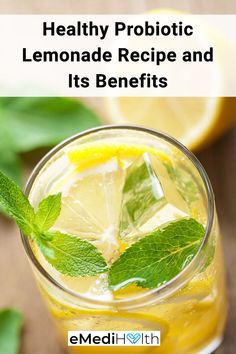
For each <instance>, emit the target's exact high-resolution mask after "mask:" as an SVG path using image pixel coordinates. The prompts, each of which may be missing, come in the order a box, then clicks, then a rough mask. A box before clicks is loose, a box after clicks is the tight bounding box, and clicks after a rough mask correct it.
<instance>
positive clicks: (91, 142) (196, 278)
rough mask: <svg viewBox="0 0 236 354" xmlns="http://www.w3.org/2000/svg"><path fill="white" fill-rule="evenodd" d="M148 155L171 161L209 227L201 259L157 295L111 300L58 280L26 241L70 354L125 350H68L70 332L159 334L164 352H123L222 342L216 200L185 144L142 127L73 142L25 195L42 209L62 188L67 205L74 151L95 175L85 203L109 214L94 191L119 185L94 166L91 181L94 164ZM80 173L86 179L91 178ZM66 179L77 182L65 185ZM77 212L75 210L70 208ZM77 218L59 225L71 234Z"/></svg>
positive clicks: (49, 160)
mask: <svg viewBox="0 0 236 354" xmlns="http://www.w3.org/2000/svg"><path fill="white" fill-rule="evenodd" d="M114 146H115V149H114V148H113V147H114ZM117 151H118V152H117ZM144 151H148V152H150V151H153V152H154V154H155V153H157V155H158V156H159V157H160V158H161V160H162V162H163V163H164V165H165V164H166V163H167V164H168V161H169V162H170V163H173V164H174V166H175V168H176V169H175V170H174V172H175V173H172V174H171V171H169V172H170V177H171V178H172V179H173V181H174V183H175V185H176V188H177V189H179V190H181V193H182V195H183V193H186V195H183V197H184V198H185V200H186V201H187V202H189V203H190V204H191V216H192V217H195V218H196V219H197V220H199V221H200V222H201V223H203V224H204V226H205V236H204V238H203V241H202V243H201V246H200V247H199V249H198V252H197V254H196V255H195V257H194V258H193V259H192V261H191V262H190V263H189V264H188V266H187V267H185V268H184V269H183V270H182V272H181V273H179V274H178V275H177V276H176V277H175V278H173V279H171V280H170V281H168V282H167V283H165V284H163V285H162V286H160V287H159V288H157V289H152V290H145V291H143V290H142V291H139V290H137V289H136V288H135V286H134V287H132V289H131V290H125V289H124V290H121V291H119V292H118V293H117V294H115V295H112V297H111V296H110V295H109V296H110V297H109V296H105V295H107V292H106V291H105V290H104V294H101V293H98V292H97V294H96V292H94V294H92V295H91V293H88V289H90V288H91V284H95V283H94V282H96V279H87V280H86V279H84V278H71V277H68V276H62V275H61V274H59V273H58V272H57V271H56V270H55V269H54V268H52V267H51V266H50V265H49V264H48V263H47V262H46V261H45V259H43V257H42V255H41V254H40V252H39V250H38V249H37V246H36V245H35V244H34V243H33V242H32V241H30V239H29V238H27V237H24V236H23V235H22V241H23V244H24V247H25V250H26V252H27V255H28V257H29V259H30V261H31V265H32V268H33V272H34V274H35V277H36V280H37V283H38V286H39V288H40V291H41V293H42V295H43V297H44V299H45V301H46V303H47V305H48V307H49V310H50V312H51V314H52V316H53V318H54V320H55V323H56V326H57V328H58V330H59V332H60V334H61V338H62V342H63V344H64V346H65V347H66V348H67V350H68V352H70V353H81V354H83V353H109V354H112V353H113V352H114V353H116V352H117V353H118V352H120V351H121V348H119V347H114V346H113V347H105V346H102V347H89V346H87V347H68V346H67V334H68V331H69V330H78V331H79V330H87V331H99V330H100V331H107V330H112V331H118V330H127V331H140V330H144V331H145V330H160V331H161V345H160V346H159V347H148V346H146V347H145V346H143V347H141V346H140V347H139V346H138V347H131V346H130V347H122V353H124V354H125V353H129V354H131V353H148V352H150V353H162V354H164V353H169V354H181V353H187V354H191V353H200V352H201V353H211V352H212V351H213V350H215V349H216V348H217V347H218V346H219V344H220V343H221V341H222V336H223V330H224V326H225V318H226V310H227V301H226V296H225V282H224V264H223V260H222V249H221V241H220V231H219V226H218V221H217V215H216V210H215V202H214V196H213V192H212V187H211V185H210V182H209V179H208V177H207V175H206V172H205V170H204V169H203V167H202V165H201V164H200V162H199V161H198V160H197V159H196V157H195V156H194V155H193V154H192V153H191V152H189V151H188V150H187V149H186V148H185V147H184V146H183V145H181V144H180V143H179V142H177V141H176V140H175V139H173V138H171V137H169V136H167V135H165V134H163V133H160V132H157V131H152V130H149V129H145V128H141V127H136V126H104V127H100V128H97V129H93V130H89V131H86V132H83V133H81V134H78V135H76V136H73V137H71V138H70V139H68V140H66V141H64V142H63V143H61V144H60V145H59V146H57V147H56V148H54V149H53V150H52V151H51V152H49V154H48V155H46V156H45V157H44V158H43V159H42V161H41V162H40V163H39V164H38V166H37V167H36V168H35V170H34V171H33V173H32V175H31V177H30V179H29V181H28V184H27V187H26V193H27V195H28V196H29V197H30V200H31V202H32V203H33V205H34V206H35V207H37V205H38V203H39V202H40V200H41V199H42V198H43V197H45V196H46V195H48V194H49V193H52V192H53V191H55V190H57V188H58V186H59V185H60V186H61V187H60V188H61V191H62V195H63V198H68V199H67V204H68V203H70V201H71V199H70V192H68V188H70V186H71V185H72V184H73V183H75V182H76V181H75V178H76V177H75V176H78V175H77V174H75V175H74V174H73V171H74V169H75V166H74V165H73V163H74V162H73V161H72V160H70V159H68V153H69V154H71V152H72V155H73V154H74V155H73V156H75V160H76V161H77V162H76V163H79V164H81V165H83V168H84V169H87V171H90V172H89V173H90V177H91V175H92V177H91V180H90V183H92V184H91V189H90V187H89V188H88V185H87V184H86V183H88V181H87V180H86V183H85V182H84V180H81V181H82V182H81V183H83V190H82V192H83V193H85V200H86V202H88V199H89V198H91V203H90V204H89V203H88V204H89V205H90V206H91V210H93V211H96V210H97V214H98V215H100V214H101V215H103V214H102V213H103V211H102V210H101V209H102V206H101V205H100V204H99V203H101V201H100V198H99V193H100V192H99V191H98V190H97V189H96V188H98V186H101V185H102V184H104V183H105V185H106V187H107V188H110V187H111V186H112V183H113V180H112V181H111V180H109V181H110V182H109V183H110V184H108V180H106V179H104V172H102V173H101V172H96V171H97V170H96V168H95V169H94V171H95V172H94V175H93V172H92V173H91V171H93V169H92V167H91V165H90V164H91V161H92V163H94V161H96V159H97V161H98V163H100V164H102V163H104V161H105V160H106V159H108V158H112V154H116V153H117V154H119V156H121V155H122V154H123V158H124V160H125V161H126V163H127V164H128V163H130V161H131V160H132V159H134V157H135V158H137V156H138V155H139V154H141V152H144ZM132 154H133V155H132ZM104 166H106V164H104ZM172 172H173V171H172ZM81 173H82V174H81V176H87V175H86V173H87V174H88V172H86V173H84V174H83V172H81ZM99 173H100V174H99ZM65 176H69V177H68V178H71V179H70V182H69V184H68V183H67V184H66V185H65V182H64V181H65ZM71 176H73V177H71ZM101 176H102V177H101ZM109 176H110V175H109ZM80 178H81V177H80ZM98 178H103V179H102V180H101V179H98ZM112 178H113V177H112ZM99 183H100V184H99ZM55 184H56V185H57V188H56V187H55ZM86 186H87V187H86ZM102 187H104V185H102ZM86 188H88V190H87V189H86ZM89 190H90V192H89ZM114 190H115V189H114ZM114 190H113V192H114ZM82 192H81V193H82ZM83 193H82V194H83ZM82 194H81V195H82ZM108 194H109V198H108V199H107V200H106V202H108V203H110V204H108V208H107V209H110V210H109V211H104V215H105V216H103V220H106V223H107V225H108V226H109V222H111V220H112V219H114V218H116V217H117V215H118V214H116V213H117V210H116V209H114V208H115V205H118V203H116V202H114V203H113V202H112V200H111V195H112V196H113V194H112V193H109V192H108ZM192 197H193V198H192ZM74 198H75V195H74ZM114 198H115V197H114ZM77 204H78V203H77ZM71 207H72V208H73V205H72V204H70V205H69V208H71ZM81 208H82V209H83V205H82V206H81ZM82 209H81V210H82ZM81 212H82V211H81ZM99 213H100V214H99ZM106 213H108V214H106ZM73 215H74V214H73V213H72V214H68V212H67V213H66V212H64V214H63V215H62V216H61V217H60V220H59V221H58V224H57V225H56V226H57V227H61V228H64V229H66V231H67V232H68V231H70V232H71V230H72V231H73V228H74V230H76V227H77V226H76V225H77V224H79V223H80V222H82V221H80V216H78V213H77V214H76V215H74V216H73ZM76 220H77V221H76ZM81 220H82V219H81ZM86 220H88V219H86ZM83 222H84V219H83ZM62 225H63V226H62ZM83 227H84V224H83ZM74 233H76V231H74ZM108 244H109V240H108ZM106 249H107V248H106ZM170 266H171V265H170ZM96 284H97V283H96ZM100 291H101V289H100ZM101 295H104V296H101Z"/></svg>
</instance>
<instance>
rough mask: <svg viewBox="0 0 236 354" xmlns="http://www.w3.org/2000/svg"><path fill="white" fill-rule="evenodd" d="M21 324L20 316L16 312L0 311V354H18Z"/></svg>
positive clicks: (10, 310) (9, 310) (11, 310)
mask: <svg viewBox="0 0 236 354" xmlns="http://www.w3.org/2000/svg"><path fill="white" fill-rule="evenodd" d="M22 322H23V318H22V315H21V314H20V313H19V312H18V311H16V310H13V309H2V310H0V354H17V353H19V349H20V330H21V326H22Z"/></svg>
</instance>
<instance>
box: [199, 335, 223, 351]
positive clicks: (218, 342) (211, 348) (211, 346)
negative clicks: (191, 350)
mask: <svg viewBox="0 0 236 354" xmlns="http://www.w3.org/2000/svg"><path fill="white" fill-rule="evenodd" d="M222 342H223V337H218V338H215V339H214V340H213V341H212V342H210V343H209V344H208V345H207V346H206V347H205V348H204V349H203V350H201V351H200V352H199V353H198V354H212V353H214V351H215V350H216V349H217V348H219V346H220V345H221V343H222Z"/></svg>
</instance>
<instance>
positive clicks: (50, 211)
mask: <svg viewBox="0 0 236 354" xmlns="http://www.w3.org/2000/svg"><path fill="white" fill-rule="evenodd" d="M60 212H61V193H59V194H55V195H49V196H48V197H47V198H45V199H43V200H42V201H41V203H40V204H39V206H38V211H37V213H36V216H35V224H36V225H37V227H38V229H39V230H41V231H44V230H48V229H50V228H51V227H52V226H53V225H54V224H55V222H56V220H57V218H58V216H59V215H60Z"/></svg>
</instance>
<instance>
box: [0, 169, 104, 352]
mask: <svg viewBox="0 0 236 354" xmlns="http://www.w3.org/2000/svg"><path fill="white" fill-rule="evenodd" d="M0 186H1V188H0V206H1V207H2V208H3V209H4V211H5V212H6V213H7V214H8V215H9V216H10V217H12V218H13V219H14V220H15V221H16V222H17V224H18V226H19V227H20V229H21V230H22V232H23V233H24V234H25V235H26V236H29V237H31V238H32V239H34V240H35V241H36V242H37V244H38V246H39V247H40V249H41V252H42V254H43V255H44V257H45V258H46V259H47V261H48V262H49V263H50V264H51V265H52V266H53V267H55V268H56V269H57V270H58V271H59V272H61V273H62V274H67V275H69V276H72V277H75V276H82V277H83V276H90V275H96V274H99V273H103V272H105V271H106V270H107V264H106V261H105V259H104V258H103V256H102V254H101V253H100V252H99V251H98V250H97V249H96V247H95V246H93V245H92V244H91V243H89V242H87V241H84V240H81V239H79V238H78V237H75V236H73V235H67V234H63V233H61V232H59V231H48V230H49V228H51V227H52V226H53V224H54V223H55V221H56V219H57V217H58V216H59V214H60V210H61V194H60V193H59V194H57V195H50V196H48V197H47V198H45V199H43V200H42V201H41V203H40V204H39V206H38V211H37V213H36V215H35V212H34V209H33V207H32V206H31V204H30V202H29V200H28V198H27V197H26V196H25V195H24V193H23V192H22V191H21V189H20V188H19V187H18V186H17V185H16V183H15V182H13V181H11V180H10V179H9V178H8V177H7V176H6V175H5V174H3V173H2V172H0ZM0 354H1V353H0Z"/></svg>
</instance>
